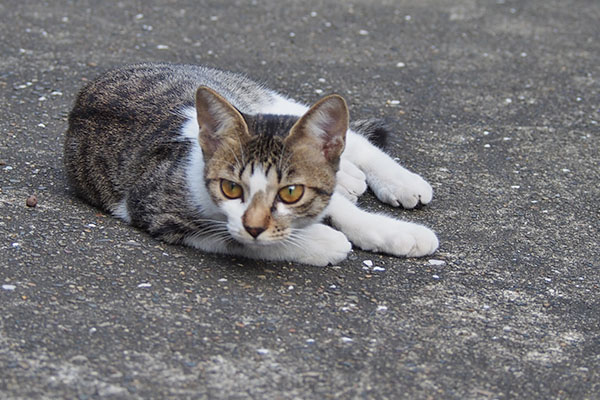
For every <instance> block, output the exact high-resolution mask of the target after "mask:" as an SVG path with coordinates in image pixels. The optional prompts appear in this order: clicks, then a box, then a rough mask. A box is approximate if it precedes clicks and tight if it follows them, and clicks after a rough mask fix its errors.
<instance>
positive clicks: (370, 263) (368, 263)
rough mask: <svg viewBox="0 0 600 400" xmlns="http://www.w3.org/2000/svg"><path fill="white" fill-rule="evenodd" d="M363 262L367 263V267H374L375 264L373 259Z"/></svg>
mask: <svg viewBox="0 0 600 400" xmlns="http://www.w3.org/2000/svg"><path fill="white" fill-rule="evenodd" d="M363 264H365V265H366V266H367V267H372V266H373V261H371V260H364V261H363Z"/></svg>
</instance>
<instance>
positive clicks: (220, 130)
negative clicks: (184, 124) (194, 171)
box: [196, 86, 250, 158]
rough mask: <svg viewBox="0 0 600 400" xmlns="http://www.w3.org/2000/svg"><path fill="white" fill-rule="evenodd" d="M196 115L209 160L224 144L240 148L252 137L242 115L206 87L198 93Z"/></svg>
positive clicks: (204, 149) (200, 139)
mask: <svg viewBox="0 0 600 400" xmlns="http://www.w3.org/2000/svg"><path fill="white" fill-rule="evenodd" d="M196 114H197V117H198V127H199V128H200V132H199V141H200V147H201V148H202V152H203V154H204V156H205V157H207V158H210V157H211V156H212V155H213V154H214V153H215V151H216V150H217V149H218V148H219V147H220V146H222V145H224V144H229V145H237V146H239V145H240V144H241V143H244V142H245V141H246V140H247V139H248V138H249V137H250V134H249V133H248V125H246V121H244V117H242V114H240V112H239V111H238V110H237V109H236V108H235V107H234V106H232V105H231V104H230V103H229V102H228V101H227V100H225V99H224V98H223V97H222V96H221V95H220V94H218V93H217V92H215V91H214V90H212V89H210V88H208V87H206V86H200V87H199V88H198V90H197V91H196Z"/></svg>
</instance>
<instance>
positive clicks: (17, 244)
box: [12, 242, 21, 248]
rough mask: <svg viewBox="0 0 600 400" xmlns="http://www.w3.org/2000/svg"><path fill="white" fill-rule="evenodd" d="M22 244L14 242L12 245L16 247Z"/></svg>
mask: <svg viewBox="0 0 600 400" xmlns="http://www.w3.org/2000/svg"><path fill="white" fill-rule="evenodd" d="M20 245H21V244H20V243H17V242H14V243H13V244H12V247H15V248H16V247H19V246H20Z"/></svg>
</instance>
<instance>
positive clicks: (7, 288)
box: [2, 284, 17, 290]
mask: <svg viewBox="0 0 600 400" xmlns="http://www.w3.org/2000/svg"><path fill="white" fill-rule="evenodd" d="M16 288H17V287H16V286H15V285H9V284H4V285H2V289H4V290H15V289H16Z"/></svg>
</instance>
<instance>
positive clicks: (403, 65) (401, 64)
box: [396, 62, 406, 68]
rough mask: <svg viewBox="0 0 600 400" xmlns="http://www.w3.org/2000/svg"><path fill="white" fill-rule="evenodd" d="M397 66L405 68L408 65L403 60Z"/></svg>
mask: <svg viewBox="0 0 600 400" xmlns="http://www.w3.org/2000/svg"><path fill="white" fill-rule="evenodd" d="M396 67H398V68H404V67H406V64H405V63H403V62H399V63H397V64H396Z"/></svg>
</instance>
